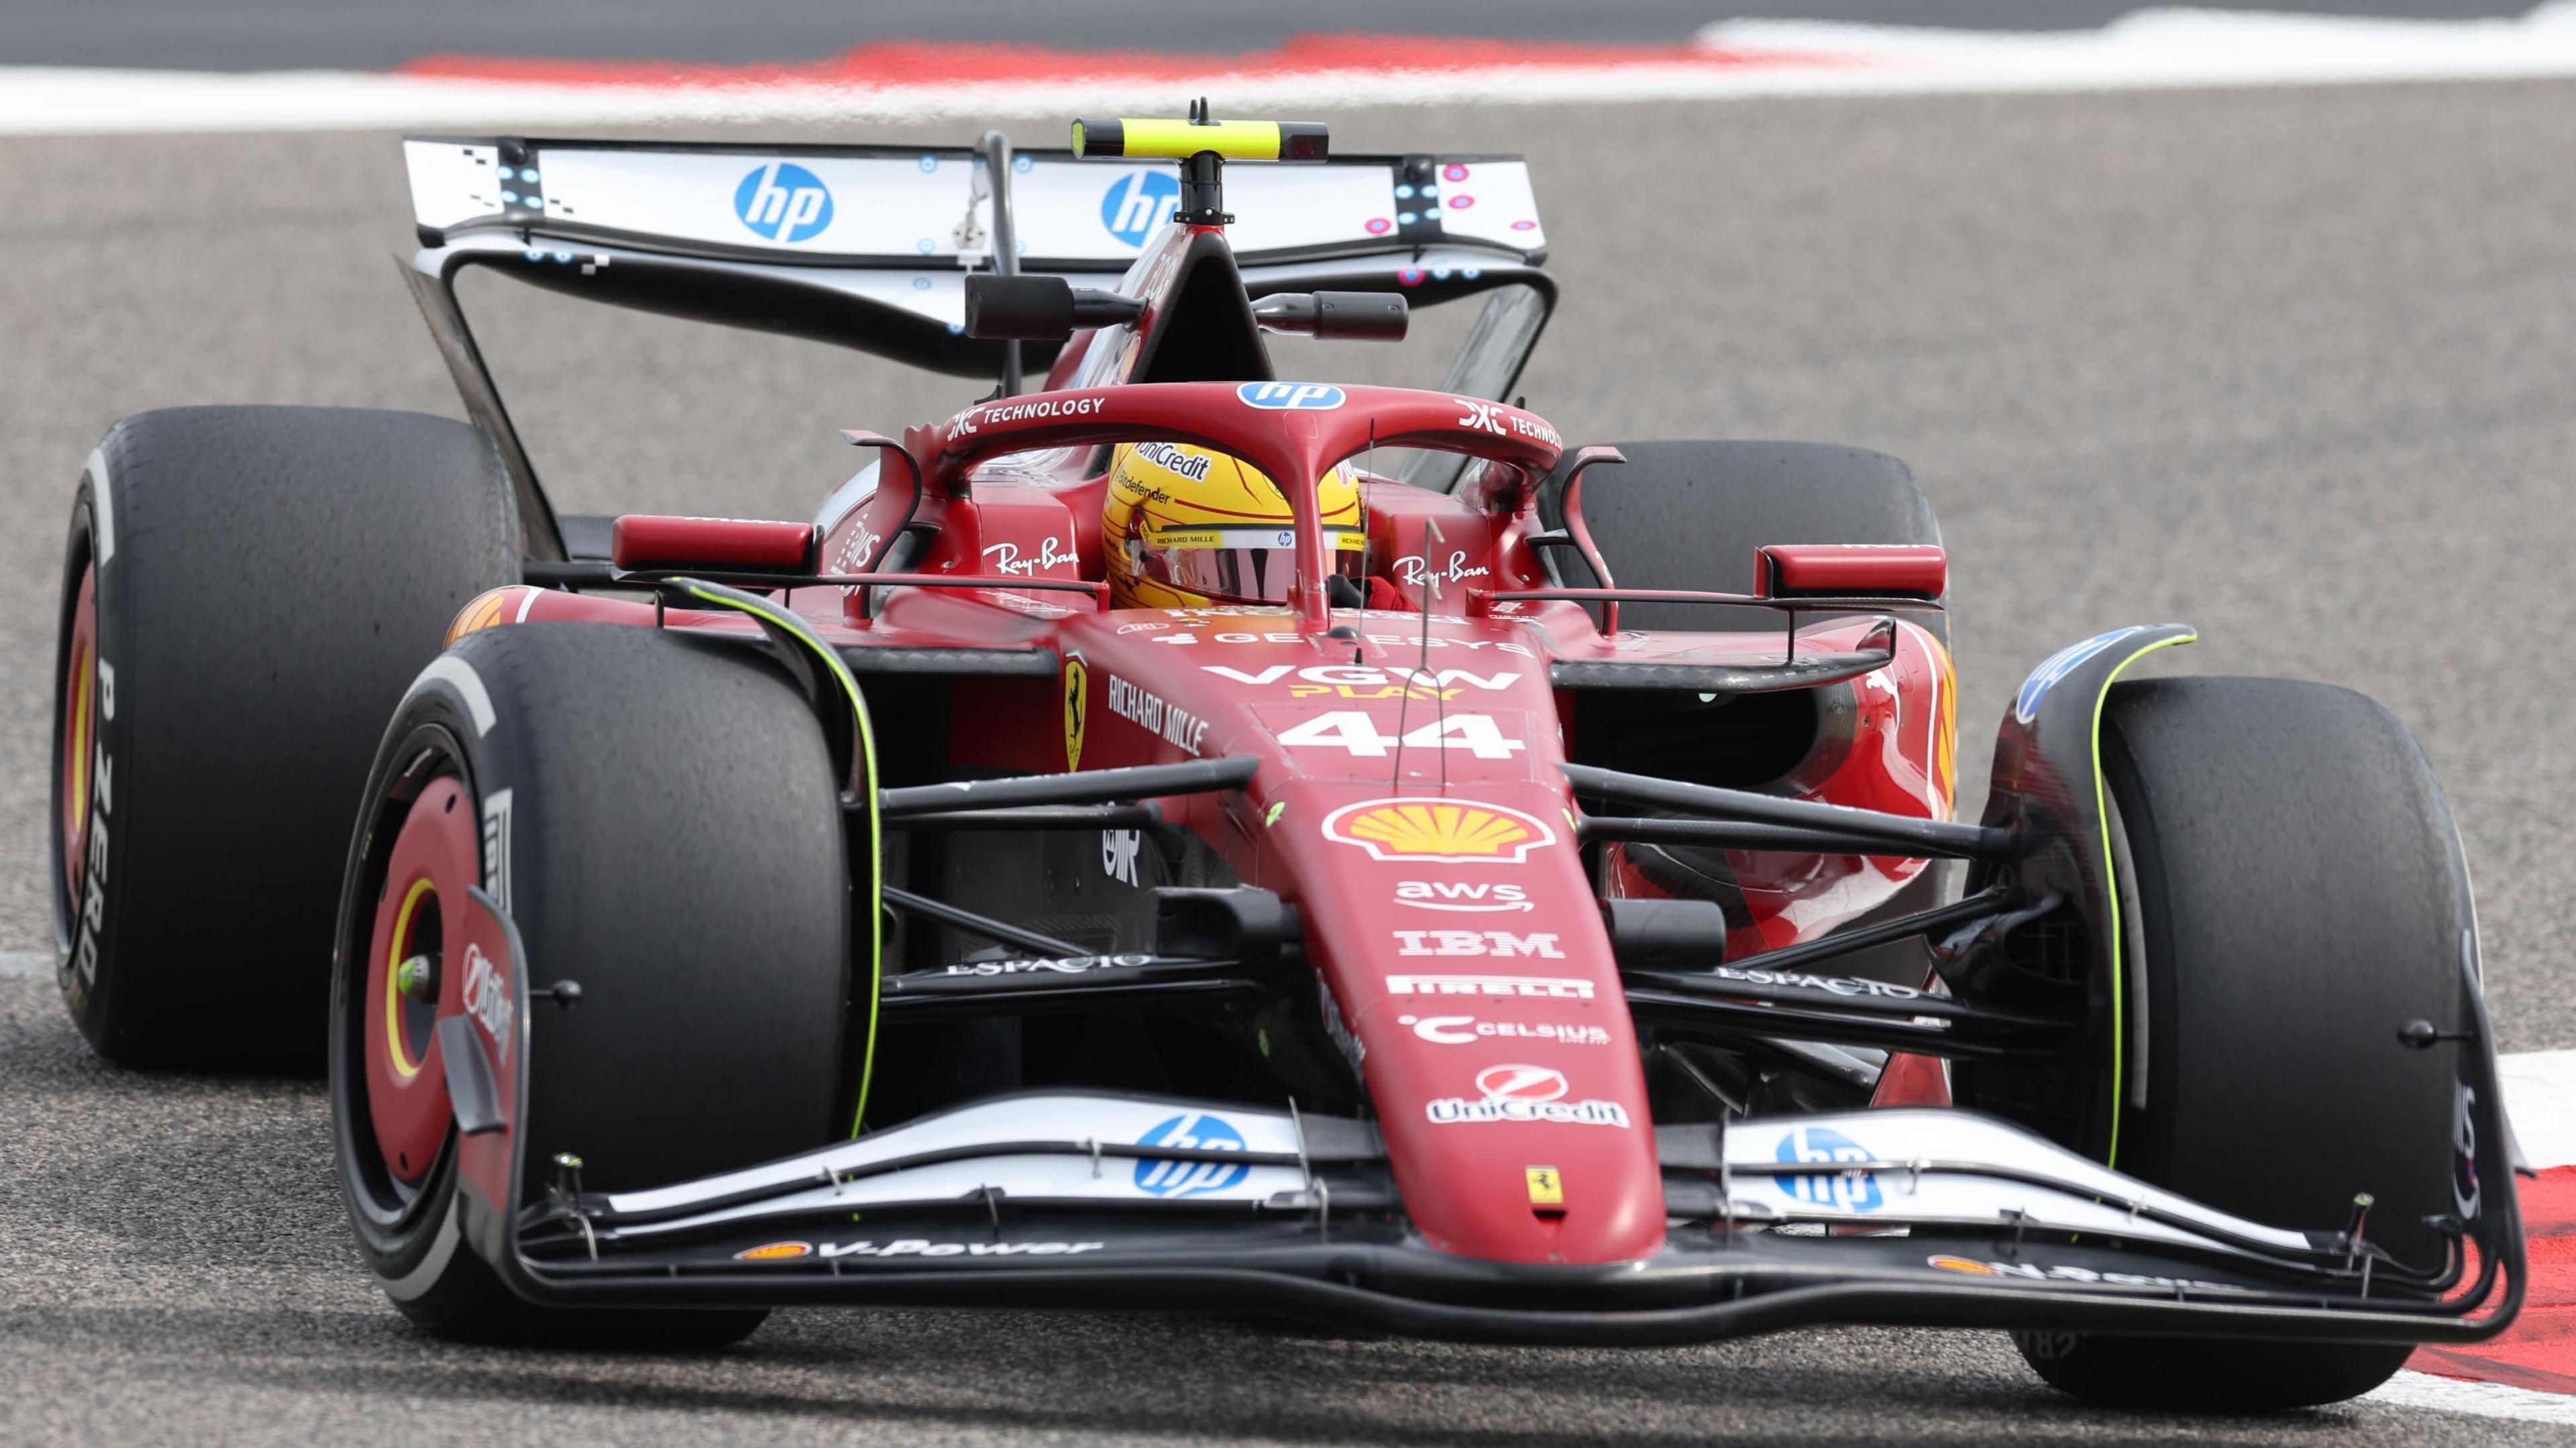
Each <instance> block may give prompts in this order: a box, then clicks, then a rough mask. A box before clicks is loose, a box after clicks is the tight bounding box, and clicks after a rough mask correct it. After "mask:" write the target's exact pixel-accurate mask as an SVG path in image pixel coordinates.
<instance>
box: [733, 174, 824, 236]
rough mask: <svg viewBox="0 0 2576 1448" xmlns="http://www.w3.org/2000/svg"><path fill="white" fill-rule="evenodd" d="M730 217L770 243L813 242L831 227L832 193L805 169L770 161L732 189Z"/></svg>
mask: <svg viewBox="0 0 2576 1448" xmlns="http://www.w3.org/2000/svg"><path fill="white" fill-rule="evenodd" d="M733 214H734V215H736V216H739V217H741V218H742V224H743V225H745V226H748V227H750V228H751V229H752V230H753V231H754V232H756V233H758V234H759V235H762V236H765V237H767V238H769V239H770V240H771V241H781V242H787V243H789V244H791V245H792V244H794V243H796V242H800V241H812V240H813V239H814V238H815V237H817V236H820V235H822V234H823V228H825V227H827V226H830V225H831V224H832V193H831V192H830V191H829V190H826V189H825V188H824V185H823V178H822V177H820V176H817V175H815V174H814V173H813V172H811V171H808V170H806V169H805V168H804V167H802V166H798V165H795V164H793V163H790V162H786V161H772V162H770V163H769V164H768V165H766V166H762V167H758V168H756V169H755V170H753V171H752V173H751V174H750V175H748V176H745V177H743V178H742V184H741V185H739V186H736V187H735V188H733Z"/></svg>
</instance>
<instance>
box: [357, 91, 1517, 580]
mask: <svg viewBox="0 0 2576 1448" xmlns="http://www.w3.org/2000/svg"><path fill="white" fill-rule="evenodd" d="M403 162H404V167H405V169H406V171H407V172H408V175H409V179H410V185H411V198H412V220H413V223H414V226H415V228H416V229H417V231H418V233H419V236H420V241H421V245H422V247H423V250H422V251H420V252H419V253H418V254H417V255H416V256H414V257H413V258H412V259H411V261H410V263H409V265H408V266H407V267H406V268H405V276H406V280H407V281H408V282H409V283H410V285H411V289H412V295H413V297H414V299H415V300H416V301H417V302H418V303H419V304H420V308H421V312H422V315H423V316H424V317H426V318H427V319H428V322H429V326H430V331H431V333H432V334H433V336H435V338H436V339H437V341H438V345H439V350H440V352H441V353H442V354H443V355H444V356H445V358H446V360H447V363H448V368H449V371H450V372H451V373H452V374H453V375H454V376H455V379H456V384H457V389H458V391H459V392H460V393H461V394H462V396H463V398H464V401H465V407H466V411H467V413H468V414H469V415H470V416H471V417H472V418H473V419H474V421H475V423H476V424H477V425H478V426H480V427H481V428H482V429H483V430H484V431H485V432H486V433H488V434H490V435H491V437H492V439H493V442H494V444H495V446H497V447H498V448H499V449H500V453H501V458H502V462H503V464H504V466H505V467H506V468H507V469H508V471H509V473H510V475H511V479H512V482H513V484H514V486H515V490H516V492H517V494H518V499H519V510H520V517H521V523H522V528H523V531H524V532H525V535H526V536H525V540H524V541H525V545H526V550H527V552H528V554H529V556H531V557H534V558H540V559H558V558H561V557H562V556H563V545H562V539H561V536H560V530H559V528H558V527H557V525H556V522H555V519H554V515H553V512H552V510H551V509H550V508H549V507H548V506H547V504H546V502H545V497H544V492H543V490H542V489H541V488H540V487H539V486H538V483H537V479H536V472H535V469H534V468H533V466H532V465H531V464H530V463H529V461H528V458H527V455H526V452H525V450H524V449H523V448H522V447H521V445H520V443H519V440H518V436H517V433H516V430H515V429H514V428H513V427H512V425H511V423H510V419H509V415H508V411H507V409H506V408H504V407H503V406H502V403H501V399H500V397H499V395H498V392H497V391H496V389H495V387H494V385H493V382H492V377H491V372H490V369H489V368H488V367H486V366H485V364H484V361H483V358H482V355H481V352H480V349H479V348H478V347H477V346H476V344H475V341H474V337H473V332H472V329H471V328H470V327H468V326H467V324H466V321H465V317H464V313H463V311H462V309H461V308H460V307H459V306H458V303H457V299H456V290H455V280H456V277H457V275H458V274H459V273H460V272H462V271H464V270H465V269H466V268H469V267H477V266H480V267H489V268H492V269H495V270H499V271H502V272H505V273H507V274H509V275H512V276H515V277H517V278H518V279H520V280H522V281H526V282H530V283H532V284H534V285H537V286H542V287H545V288H547V289H549V290H552V291H561V292H565V293H568V294H571V295H574V296H580V297H585V298H588V299H590V300H593V301H601V302H607V303H610V304H612V305H616V306H625V307H633V308H637V309H640V310H644V311H651V312H660V313H663V314H665V315H670V316H677V317H683V318H687V319H690V320H694V321H707V322H717V323H721V324H725V325H729V326H737V327H747V328H751V329H754V330H757V331H765V332H775V333H780V334H783V335H787V336H795V337H803V338H806V339H808V340H812V341H818V342H826V343H831V344H833V345H836V346H844V347H852V348H856V349H858V350H861V351H866V352H872V353H875V354H877V355H879V356H884V357H889V358H892V359H894V360H896V361H899V362H904V363H907V364H909V365H912V366H916V367H923V368H928V369H931V370H934V371H940V372H948V373H954V374H957V375H961V376H976V375H983V376H988V377H989V376H1002V377H1006V378H1007V377H1016V376H1017V375H1018V374H1017V370H1016V368H1017V363H1016V362H1006V351H1005V348H1006V347H1008V346H1016V347H1018V348H1019V349H1020V350H1021V352H1022V353H1023V354H1025V360H1026V362H1027V363H1028V364H1029V365H1030V366H1032V367H1043V366H1044V365H1045V363H1046V361H1047V359H1048V357H1049V356H1050V355H1051V353H1052V350H1053V349H1052V344H1044V343H1030V342H1021V343H1016V344H1005V343H1001V342H995V341H990V340H983V339H978V338H972V337H968V336H967V335H966V328H965V321H966V278H967V276H968V275H970V274H972V273H975V272H979V271H983V272H991V271H1004V272H1009V271H1018V272H1026V273H1052V274H1057V275H1065V276H1081V277H1083V278H1084V284H1085V285H1101V284H1103V277H1102V274H1104V273H1106V274H1111V275H1115V274H1117V273H1122V272H1124V271H1126V270H1127V269H1128V268H1129V267H1130V266H1132V265H1133V264H1134V263H1135V261H1136V259H1137V258H1138V257H1139V256H1140V255H1142V254H1143V253H1144V251H1145V249H1146V247H1147V244H1148V242H1149V240H1150V239H1151V237H1152V236H1153V235H1154V233H1155V232H1157V231H1159V230H1160V229H1161V228H1162V226H1163V224H1164V223H1165V222H1166V221H1167V220H1168V219H1169V218H1170V216H1171V214H1172V212H1173V210H1174V208H1175V206H1176V204H1177V203H1178V200H1179V193H1180V186H1179V183H1178V181H1177V180H1176V179H1175V178H1174V176H1173V174H1172V168H1171V166H1170V164H1169V163H1168V162H1155V161H1142V160H1138V161H1128V160H1114V159H1095V160H1084V161H1077V160H1075V159H1074V156H1073V153H1072V152H1070V151H1020V152H1014V151H1013V150H1012V149H1011V148H1010V146H1009V144H1008V143H1007V142H1006V141H1004V140H1002V139H1001V138H1000V137H999V136H998V135H994V136H989V137H987V138H986V144H985V145H984V146H982V147H968V146H944V147H943V146H928V147H924V146H784V145H725V144H668V143H658V142H644V141H582V140H542V139H522V138H514V137H411V138H407V139H406V140H405V141H404V142H403ZM997 167H998V170H997ZM997 180H998V181H999V182H1000V184H999V185H998V186H997V185H996V184H995V183H996V181H997ZM1226 189H1227V204H1228V206H1229V207H1230V208H1231V209H1232V211H1233V212H1234V214H1235V218H1236V219H1235V221H1234V222H1233V224H1232V225H1230V226H1229V227H1228V229H1227V241H1228V242H1229V243H1230V245H1231V248H1232V250H1233V252H1234V255H1235V261H1236V264H1237V266H1238V267H1239V268H1240V269H1241V271H1242V274H1243V279H1244V284H1245V290H1246V291H1247V292H1248V293H1250V294H1251V295H1254V296H1260V295H1264V294H1267V293H1270V292H1273V291H1311V290H1316V289H1319V288H1322V289H1339V290H1347V291H1388V292H1401V293H1403V294H1404V296H1405V298H1406V300H1407V301H1408V302H1410V303H1411V304H1412V305H1414V306H1417V307H1418V306H1426V305H1432V304H1436V303H1439V302H1443V301H1449V300H1453V299H1456V298H1460V297H1466V296H1471V295H1475V294H1479V293H1489V292H1490V293H1494V294H1495V295H1494V297H1493V298H1492V301H1491V304H1490V305H1489V306H1488V308H1487V311H1486V316H1485V320H1484V321H1483V322H1482V323H1480V324H1479V325H1478V326H1477V327H1476V328H1475V329H1474V332H1473V334H1472V335H1471V336H1470V338H1469V340H1468V343H1467V347H1466V350H1464V351H1462V352H1461V353H1460V355H1459V357H1458V358H1457V360H1456V361H1455V362H1454V363H1453V364H1452V365H1451V367H1450V370H1449V376H1448V377H1447V379H1446V380H1445V381H1444V383H1443V386H1444V387H1446V388H1447V389H1448V390H1451V391H1457V392H1465V393H1473V394H1474V395H1477V396H1481V397H1488V398H1495V399H1500V398H1501V397H1502V396H1504V395H1505V392H1506V391H1507V390H1508V389H1509V388H1510V387H1511V385H1512V384H1513V383H1514V382H1515V381H1516V380H1517V379H1518V377H1519V373H1520V370H1521V364H1522V363H1523V362H1524V361H1525V360H1526V358H1527V356H1528V353H1529V350H1530V348H1531V346H1532V345H1534V344H1535V343H1536V341H1537V338H1538V334H1539V332H1540V330H1541V329H1542V328H1543V327H1544V326H1545V324H1546V319H1547V316H1548V313H1549V312H1550V311H1551V310H1553V308H1554V304H1555V297H1556V288H1555V283H1554V281H1553V280H1552V279H1551V278H1549V276H1548V275H1547V273H1546V272H1545V270H1543V264H1544V262H1545V260H1546V255H1547V237H1546V232H1545V230H1544V229H1543V228H1542V226H1541V224H1540V221H1539V215H1538V204H1537V200H1536V197H1535V195H1534V193H1533V192H1532V189H1531V186H1530V178H1529V167H1528V164H1527V163H1526V162H1525V161H1523V160H1522V159H1521V158H1519V157H1517V156H1476V155H1436V154H1429V153H1416V154H1407V155H1377V156H1337V157H1334V158H1332V159H1331V160H1329V161H1326V162H1323V163H1320V164H1299V165H1289V166H1281V165H1260V164H1238V165H1237V166H1235V167H1234V168H1232V170H1231V171H1230V172H1229V174H1228V175H1227V178H1226ZM997 237H1012V238H1015V244H1014V246H1013V248H1012V250H1013V252H1014V256H1015V258H1016V265H1014V264H1013V261H1012V259H1006V258H1000V257H997V256H996V255H995V251H996V246H997V243H996V240H995V239H996V238H997Z"/></svg>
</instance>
